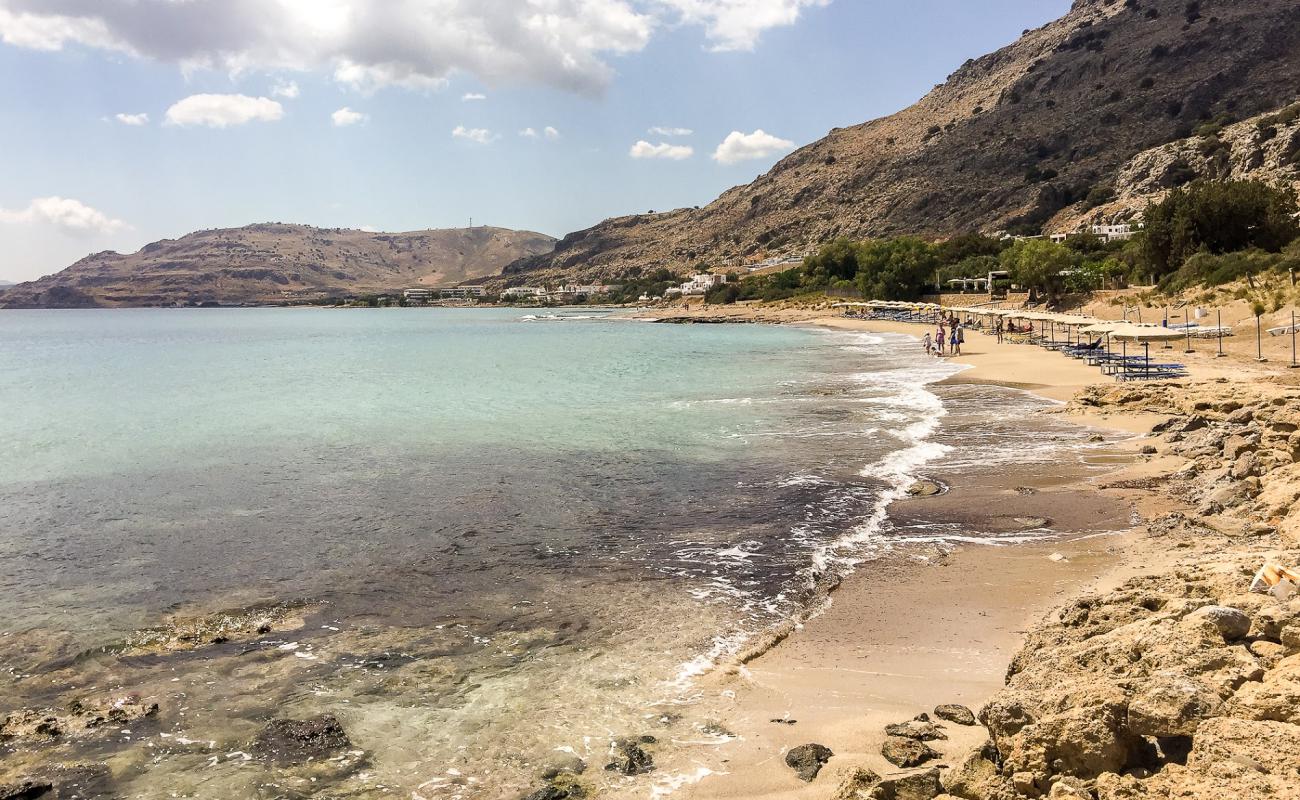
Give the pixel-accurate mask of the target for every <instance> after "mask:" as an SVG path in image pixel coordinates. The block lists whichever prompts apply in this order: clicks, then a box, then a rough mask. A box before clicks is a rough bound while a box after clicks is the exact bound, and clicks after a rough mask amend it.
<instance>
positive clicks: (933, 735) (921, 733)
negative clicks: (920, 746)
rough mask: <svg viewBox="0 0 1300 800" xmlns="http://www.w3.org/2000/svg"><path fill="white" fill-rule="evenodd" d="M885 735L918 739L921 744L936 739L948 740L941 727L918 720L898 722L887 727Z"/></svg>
mask: <svg viewBox="0 0 1300 800" xmlns="http://www.w3.org/2000/svg"><path fill="white" fill-rule="evenodd" d="M885 734H886V735H888V736H902V737H903V738H904V739H916V740H917V741H919V742H930V741H934V740H936V739H947V738H948V736H947V735H946V734H945V733H944V732H943V731H941V730H939V726H938V725H935V724H934V723H933V722H920V721H918V720H908V721H907V722H896V723H894V724H893V725H886V726H885Z"/></svg>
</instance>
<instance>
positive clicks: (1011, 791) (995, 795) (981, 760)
mask: <svg viewBox="0 0 1300 800" xmlns="http://www.w3.org/2000/svg"><path fill="white" fill-rule="evenodd" d="M997 759H998V752H997V748H995V747H994V746H993V743H992V742H991V741H990V742H985V743H984V745H983V746H982V747H980V748H979V749H977V750H973V751H971V752H970V753H968V754H967V755H966V757H965V758H964V759H962V761H961V763H959V764H958V765H957V766H956V767H954V768H952V769H950V770H948V772H947V773H946V774H944V776H943V788H944V791H946V792H947V793H948V794H950V795H953V796H954V797H961V798H964V800H1012V798H1015V797H1016V796H1017V795H1016V790H1015V787H1014V786H1012V785H1011V779H1010V777H1008V776H1005V775H1003V774H1002V773H1001V770H1000V769H999V767H998V764H997Z"/></svg>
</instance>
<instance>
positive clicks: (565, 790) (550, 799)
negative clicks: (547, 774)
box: [523, 776, 587, 800]
mask: <svg viewBox="0 0 1300 800" xmlns="http://www.w3.org/2000/svg"><path fill="white" fill-rule="evenodd" d="M586 796H587V788H586V787H585V786H583V785H582V784H579V783H575V782H574V781H573V780H572V779H571V778H569V777H568V776H562V777H561V778H560V779H559V780H557V781H554V782H552V783H550V784H548V785H546V786H543V787H542V788H540V789H538V790H537V791H535V792H533V793H532V794H529V795H525V796H524V797H523V800H583V798H585V797H586Z"/></svg>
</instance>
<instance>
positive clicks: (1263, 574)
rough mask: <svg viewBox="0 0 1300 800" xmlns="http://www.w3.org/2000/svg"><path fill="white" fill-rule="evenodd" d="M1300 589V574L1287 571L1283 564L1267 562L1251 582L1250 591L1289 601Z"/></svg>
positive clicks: (1291, 570)
mask: <svg viewBox="0 0 1300 800" xmlns="http://www.w3.org/2000/svg"><path fill="white" fill-rule="evenodd" d="M1297 589H1300V572H1296V571H1295V570H1293V569H1287V568H1286V567H1284V566H1282V565H1281V564H1274V563H1272V562H1266V563H1265V564H1264V566H1262V567H1260V568H1259V572H1256V573H1255V579H1254V580H1252V581H1251V582H1250V590H1251V591H1252V592H1259V593H1261V594H1271V595H1273V596H1274V597H1276V598H1277V599H1278V600H1283V601H1285V600H1289V599H1290V598H1291V596H1292V595H1294V594H1295V593H1296V590H1297Z"/></svg>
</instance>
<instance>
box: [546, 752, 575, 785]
mask: <svg viewBox="0 0 1300 800" xmlns="http://www.w3.org/2000/svg"><path fill="white" fill-rule="evenodd" d="M586 771H587V762H586V761H583V760H582V759H581V758H578V757H577V756H575V755H569V754H565V755H562V756H559V757H558V758H555V759H552V760H551V762H550V763H549V764H547V765H546V766H544V767H542V768H541V770H539V771H538V773H537V774H538V777H540V778H541V779H542V780H544V781H553V780H555V779H556V778H558V777H559V776H560V775H564V774H566V773H567V774H570V775H581V774H582V773H584V772H586Z"/></svg>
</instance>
